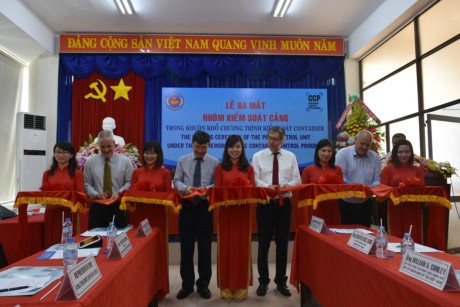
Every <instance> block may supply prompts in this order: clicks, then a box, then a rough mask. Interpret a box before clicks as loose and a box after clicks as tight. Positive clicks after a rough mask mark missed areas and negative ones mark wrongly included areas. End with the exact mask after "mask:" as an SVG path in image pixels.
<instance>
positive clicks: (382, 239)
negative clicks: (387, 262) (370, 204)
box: [375, 226, 388, 258]
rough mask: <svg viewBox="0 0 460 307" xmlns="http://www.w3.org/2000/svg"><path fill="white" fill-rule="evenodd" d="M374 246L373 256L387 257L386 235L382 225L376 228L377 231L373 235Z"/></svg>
mask: <svg viewBox="0 0 460 307" xmlns="http://www.w3.org/2000/svg"><path fill="white" fill-rule="evenodd" d="M375 246H376V250H375V256H377V258H387V248H388V235H387V232H386V231H385V227H383V226H379V228H378V233H377V235H376V236H375Z"/></svg>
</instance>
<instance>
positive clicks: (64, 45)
mask: <svg viewBox="0 0 460 307" xmlns="http://www.w3.org/2000/svg"><path fill="white" fill-rule="evenodd" d="M59 52H61V53H72V52H97V53H101V52H105V53H111V52H114V53H213V54H216V53H217V54H277V55H282V54H284V55H337V56H343V55H344V43H343V39H342V38H330V37H291V36H224V35H220V36H216V35H158V34H157V35H155V34H61V36H60V47H59Z"/></svg>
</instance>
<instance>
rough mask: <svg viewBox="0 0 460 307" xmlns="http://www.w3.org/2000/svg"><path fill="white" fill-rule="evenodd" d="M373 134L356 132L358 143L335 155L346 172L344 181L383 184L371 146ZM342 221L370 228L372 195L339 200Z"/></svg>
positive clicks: (377, 157)
mask: <svg viewBox="0 0 460 307" xmlns="http://www.w3.org/2000/svg"><path fill="white" fill-rule="evenodd" d="M372 139H373V135H372V133H371V132H369V131H367V130H361V131H360V132H358V133H357V134H356V138H355V145H354V146H349V147H345V148H342V149H341V150H339V152H337V155H336V156H335V164H337V165H338V166H340V167H341V168H342V171H343V180H344V181H345V183H361V184H364V185H368V186H369V187H374V186H376V185H378V184H379V183H380V160H379V156H378V155H377V153H375V152H373V151H372V150H369V149H370V146H371V143H372ZM339 206H340V216H341V222H342V224H360V225H364V226H367V227H370V226H371V223H372V198H367V199H361V198H347V199H340V201H339Z"/></svg>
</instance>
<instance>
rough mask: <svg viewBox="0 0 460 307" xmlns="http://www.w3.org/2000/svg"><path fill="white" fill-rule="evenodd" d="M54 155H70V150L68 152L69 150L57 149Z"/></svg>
mask: <svg viewBox="0 0 460 307" xmlns="http://www.w3.org/2000/svg"><path fill="white" fill-rule="evenodd" d="M54 155H56V156H67V155H70V152H68V151H55V152H54Z"/></svg>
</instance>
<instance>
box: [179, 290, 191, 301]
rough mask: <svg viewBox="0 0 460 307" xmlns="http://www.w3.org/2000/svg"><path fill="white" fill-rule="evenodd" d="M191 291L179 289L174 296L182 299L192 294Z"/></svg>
mask: <svg viewBox="0 0 460 307" xmlns="http://www.w3.org/2000/svg"><path fill="white" fill-rule="evenodd" d="M192 292H193V291H186V290H184V289H180V290H179V292H177V295H176V298H177V299H178V300H183V299H184V298H187V297H188V296H189V295H190V294H192Z"/></svg>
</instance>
